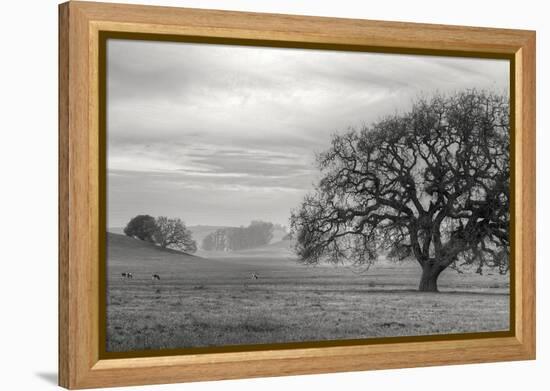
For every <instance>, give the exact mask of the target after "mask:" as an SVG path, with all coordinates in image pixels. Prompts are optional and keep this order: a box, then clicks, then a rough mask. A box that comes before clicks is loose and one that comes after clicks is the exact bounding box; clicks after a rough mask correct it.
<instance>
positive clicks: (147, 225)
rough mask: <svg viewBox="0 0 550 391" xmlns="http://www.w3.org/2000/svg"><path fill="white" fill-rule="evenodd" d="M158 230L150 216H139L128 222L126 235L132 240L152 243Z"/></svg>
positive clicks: (125, 230) (125, 229)
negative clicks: (136, 239)
mask: <svg viewBox="0 0 550 391" xmlns="http://www.w3.org/2000/svg"><path fill="white" fill-rule="evenodd" d="M156 229H157V225H156V223H155V218H154V217H152V216H149V215H138V216H136V217H134V218H132V219H131V220H130V221H129V222H128V224H127V225H126V227H125V228H124V234H125V235H126V236H130V237H131V238H138V239H140V240H145V241H148V242H152V241H153V234H154V233H155V230H156Z"/></svg>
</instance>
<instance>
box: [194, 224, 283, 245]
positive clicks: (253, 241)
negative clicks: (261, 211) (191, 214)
mask: <svg viewBox="0 0 550 391" xmlns="http://www.w3.org/2000/svg"><path fill="white" fill-rule="evenodd" d="M273 229H274V226H273V224H272V223H268V222H264V221H252V222H251V223H250V225H249V226H248V227H227V228H220V229H218V230H216V231H214V232H212V233H210V234H208V235H207V236H206V237H205V238H204V239H203V241H202V248H203V249H204V250H207V251H236V250H244V249H248V248H254V247H259V246H263V245H266V244H268V243H269V242H270V241H271V239H272V238H273Z"/></svg>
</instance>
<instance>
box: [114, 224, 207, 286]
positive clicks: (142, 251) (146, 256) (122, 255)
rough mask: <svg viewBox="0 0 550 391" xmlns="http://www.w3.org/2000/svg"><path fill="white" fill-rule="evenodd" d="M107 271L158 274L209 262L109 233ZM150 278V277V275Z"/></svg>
mask: <svg viewBox="0 0 550 391" xmlns="http://www.w3.org/2000/svg"><path fill="white" fill-rule="evenodd" d="M106 244H107V269H108V270H109V274H110V273H111V272H114V273H117V276H118V275H119V274H118V272H124V271H129V272H132V273H134V274H135V273H136V272H138V273H139V272H144V273H158V272H160V270H167V271H176V270H180V269H182V268H183V267H185V266H186V265H187V266H189V265H197V264H200V263H201V262H208V260H205V259H203V258H201V257H198V256H195V255H191V254H187V253H184V252H181V251H176V250H171V249H162V248H160V247H158V246H155V245H154V244H152V243H148V242H144V241H141V240H138V239H133V238H129V237H127V236H125V235H120V234H115V233H112V232H108V233H107V243H106ZM148 278H150V275H148Z"/></svg>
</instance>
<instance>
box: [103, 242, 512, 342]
mask: <svg viewBox="0 0 550 391" xmlns="http://www.w3.org/2000/svg"><path fill="white" fill-rule="evenodd" d="M124 239H126V238H124ZM122 242H123V244H124V246H127V245H132V246H133V243H131V242H126V241H124V240H122ZM124 246H123V247H124ZM134 250H135V249H134ZM128 254H130V256H131V257H132V258H133V262H130V260H129V259H127V257H128V256H129V255H128ZM140 257H142V258H143V259H142V258H140ZM108 260H109V263H108V291H107V351H116V352H120V351H132V350H144V349H145V350H147V349H169V348H189V347H206V346H226V345H242V344H245V345H249V344H262V343H285V342H303V341H320V340H341V339H363V338H376V337H391V336H409V335H432V334H447V333H469V332H482V331H501V330H507V329H508V328H509V294H508V293H509V288H508V276H500V275H484V276H479V275H477V274H472V273H468V274H458V273H456V272H454V271H445V272H444V273H443V274H442V276H441V277H440V281H439V286H440V290H441V292H440V293H422V292H418V291H416V288H417V285H418V279H419V276H420V269H419V267H417V266H416V265H414V264H413V263H410V264H404V265H393V264H383V265H380V266H375V267H373V268H372V269H371V270H369V271H368V272H367V273H363V274H358V273H356V272H355V271H354V270H353V269H350V268H346V267H305V266H301V265H299V264H297V263H296V262H295V261H294V260H292V259H289V258H288V257H279V258H277V257H271V258H270V257H269V256H266V255H265V254H264V255H263V256H255V255H254V254H244V255H242V256H233V257H229V256H224V257H223V258H220V259H204V258H199V257H191V256H188V255H182V254H178V253H174V252H172V253H169V252H167V253H162V252H159V251H157V250H156V249H151V251H149V249H147V248H145V247H144V248H142V249H140V250H135V251H128V249H127V248H126V249H125V248H121V247H120V243H118V244H116V245H114V246H113V243H112V242H111V245H110V249H109V257H108ZM122 271H132V273H133V274H134V279H133V280H124V279H121V278H120V274H121V272H122ZM252 272H254V273H257V274H258V275H259V276H260V278H259V279H258V280H251V279H250V274H251V273H252ZM152 273H159V274H160V275H161V281H152V280H151V278H150V277H151V274H152Z"/></svg>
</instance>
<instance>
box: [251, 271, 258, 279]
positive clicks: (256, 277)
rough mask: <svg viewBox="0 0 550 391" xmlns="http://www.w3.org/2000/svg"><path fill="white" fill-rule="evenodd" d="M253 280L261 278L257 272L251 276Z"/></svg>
mask: <svg viewBox="0 0 550 391" xmlns="http://www.w3.org/2000/svg"><path fill="white" fill-rule="evenodd" d="M251 278H252V279H253V280H257V279H258V278H260V277H259V276H258V275H257V274H256V273H252V277H251Z"/></svg>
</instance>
